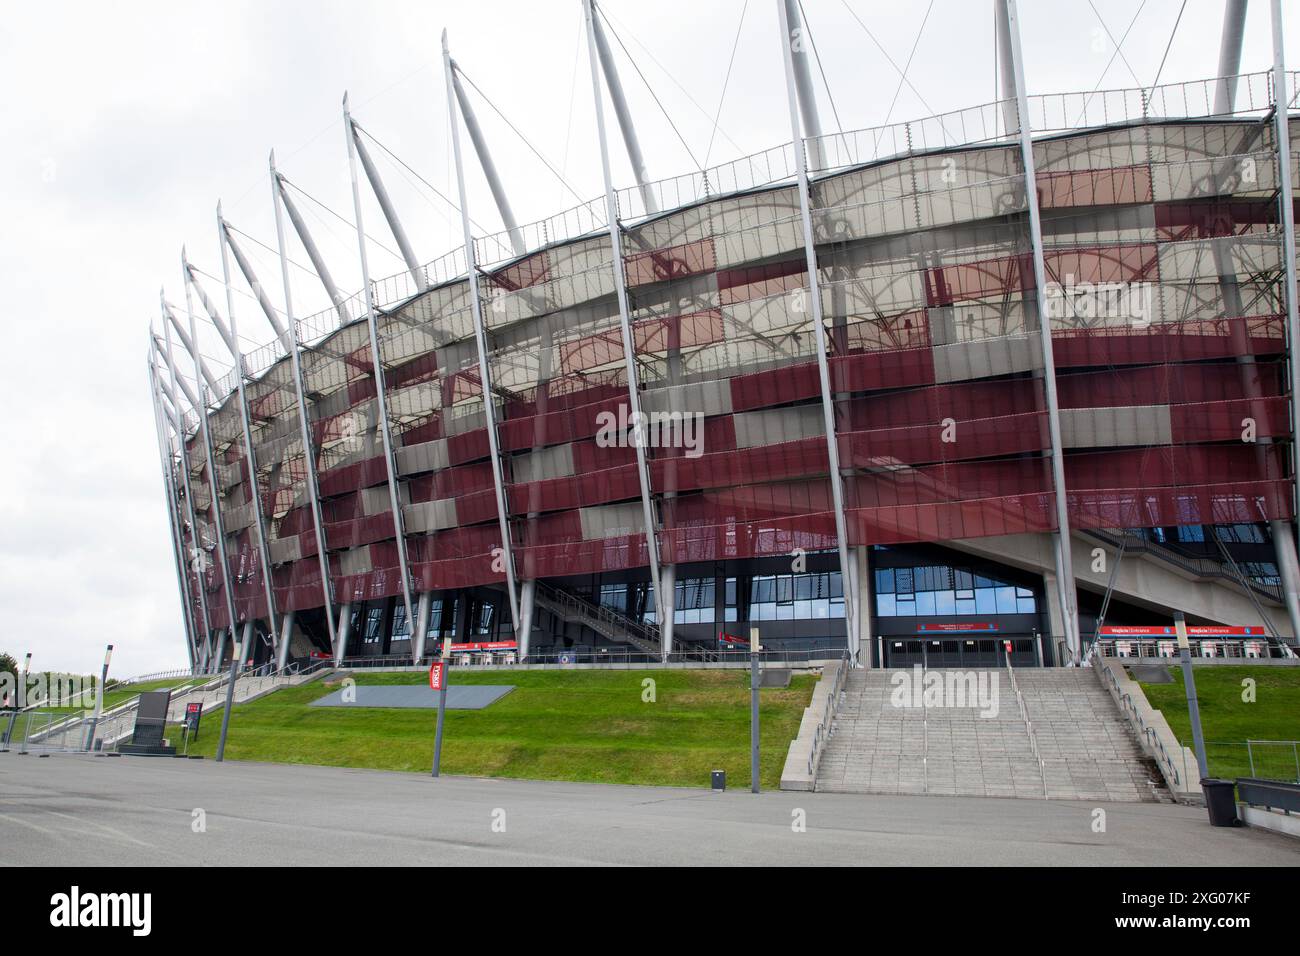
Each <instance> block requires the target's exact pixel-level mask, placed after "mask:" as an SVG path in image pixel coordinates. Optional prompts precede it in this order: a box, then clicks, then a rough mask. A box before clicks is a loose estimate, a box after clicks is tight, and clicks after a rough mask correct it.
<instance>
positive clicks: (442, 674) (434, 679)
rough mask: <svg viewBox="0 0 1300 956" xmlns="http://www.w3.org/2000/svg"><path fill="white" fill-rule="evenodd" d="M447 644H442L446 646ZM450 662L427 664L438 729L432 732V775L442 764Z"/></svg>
mask: <svg viewBox="0 0 1300 956" xmlns="http://www.w3.org/2000/svg"><path fill="white" fill-rule="evenodd" d="M447 646H448V645H447V644H446V643H444V644H443V647H444V648H446V647H447ZM450 666H451V662H450V661H447V660H445V659H444V660H440V661H434V662H433V663H432V664H431V665H430V666H429V686H430V687H431V688H432V689H433V690H436V691H437V692H438V729H437V730H435V731H434V734H433V776H435V777H436V776H438V771H439V769H440V766H441V764H442V722H443V719H444V717H445V716H446V714H447V668H448V667H450Z"/></svg>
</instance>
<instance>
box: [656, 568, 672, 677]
mask: <svg viewBox="0 0 1300 956" xmlns="http://www.w3.org/2000/svg"><path fill="white" fill-rule="evenodd" d="M659 580H660V581H661V582H662V587H660V588H658V589H657V590H656V591H655V597H656V598H657V599H659V601H660V603H662V604H663V607H657V606H656V607H655V617H656V618H658V620H659V636H660V638H661V639H662V640H663V653H664V660H667V659H668V655H669V654H671V653H673V651H675V650H676V648H675V647H674V646H673V623H674V621H673V617H674V612H675V611H676V610H677V608H676V605H677V568H676V567H675V566H674V565H671V564H665V565H661V566H660V569H659Z"/></svg>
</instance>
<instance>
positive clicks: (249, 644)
mask: <svg viewBox="0 0 1300 956" xmlns="http://www.w3.org/2000/svg"><path fill="white" fill-rule="evenodd" d="M231 633H232V634H233V633H234V631H233V630H232V631H231ZM256 637H257V628H255V627H254V626H253V619H252V618H249V619H248V620H247V621H245V622H244V637H243V640H242V641H240V644H239V646H238V647H236V648H234V652H235V653H236V654H238V655H239V657H240V660H239V666H238V667H237V668H235V673H236V674H238V673H239V672H240V671H242V670H243V669H244V665H245V663H247V661H248V659H249V658H250V657H251V656H252V654H253V640H254V639H255V638H256Z"/></svg>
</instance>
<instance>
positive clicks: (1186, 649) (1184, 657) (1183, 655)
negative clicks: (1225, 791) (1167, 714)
mask: <svg viewBox="0 0 1300 956" xmlns="http://www.w3.org/2000/svg"><path fill="white" fill-rule="evenodd" d="M1174 628H1175V630H1176V631H1177V633H1178V658H1179V660H1180V661H1181V663H1182V665H1183V689H1184V690H1185V691H1186V692H1187V716H1188V717H1190V718H1191V720H1192V743H1193V744H1194V745H1195V746H1196V763H1197V766H1198V768H1199V769H1200V771H1201V779H1202V780H1204V779H1205V778H1206V777H1208V776H1209V775H1210V769H1209V765H1208V763H1207V762H1206V759H1205V737H1204V736H1203V735H1202V733H1201V708H1200V705H1199V704H1198V703H1197V700H1196V678H1195V677H1193V676H1192V647H1191V643H1190V642H1189V641H1188V640H1187V621H1186V619H1185V618H1184V617H1183V612H1182V611H1175V612H1174Z"/></svg>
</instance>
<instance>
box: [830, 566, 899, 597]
mask: <svg viewBox="0 0 1300 956" xmlns="http://www.w3.org/2000/svg"><path fill="white" fill-rule="evenodd" d="M835 576H836V577H837V578H838V577H839V574H836V575H835ZM876 593H877V594H893V593H894V569H893V568H880V569H878V570H877V571H876Z"/></svg>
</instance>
